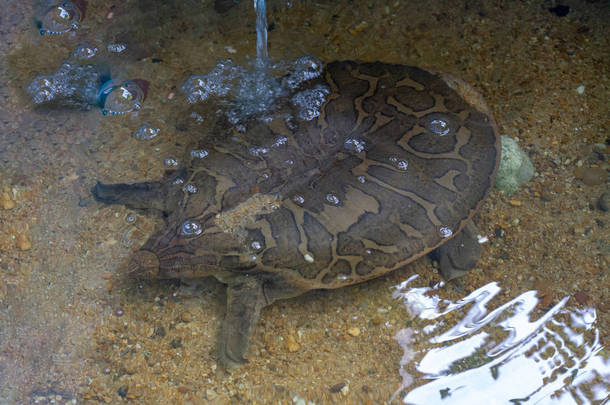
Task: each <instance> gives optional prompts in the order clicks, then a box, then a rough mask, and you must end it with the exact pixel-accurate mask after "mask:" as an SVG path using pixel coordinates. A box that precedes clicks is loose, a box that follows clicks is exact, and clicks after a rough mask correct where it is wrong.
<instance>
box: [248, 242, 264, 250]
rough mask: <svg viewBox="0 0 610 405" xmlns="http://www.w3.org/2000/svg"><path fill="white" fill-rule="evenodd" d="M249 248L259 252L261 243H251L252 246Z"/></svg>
mask: <svg viewBox="0 0 610 405" xmlns="http://www.w3.org/2000/svg"><path fill="white" fill-rule="evenodd" d="M250 246H252V249H255V250H259V249H260V248H261V247H262V246H261V243H260V242H259V241H256V240H255V241H254V242H252V244H251V245H250Z"/></svg>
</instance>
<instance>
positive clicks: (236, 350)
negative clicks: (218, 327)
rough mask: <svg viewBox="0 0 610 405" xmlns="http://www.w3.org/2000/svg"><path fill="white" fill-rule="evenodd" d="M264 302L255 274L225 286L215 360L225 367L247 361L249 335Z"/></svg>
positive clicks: (235, 366) (259, 283)
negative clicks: (225, 310) (224, 307)
mask: <svg viewBox="0 0 610 405" xmlns="http://www.w3.org/2000/svg"><path fill="white" fill-rule="evenodd" d="M265 305H267V302H266V299H265V296H264V294H263V287H262V284H261V282H260V281H259V280H257V279H256V278H254V277H244V278H240V279H238V280H235V281H234V282H231V283H230V284H229V285H228V287H227V313H226V315H225V320H224V323H223V325H222V331H221V333H220V338H219V342H218V361H219V362H220V363H221V364H222V365H223V366H224V367H225V369H232V368H237V367H239V366H241V365H242V364H244V363H246V362H247V360H246V358H245V355H246V352H247V351H248V343H249V340H250V335H251V334H252V331H253V330H254V328H255V327H256V324H257V323H258V318H259V315H260V311H261V309H262V308H263V307H264V306H265Z"/></svg>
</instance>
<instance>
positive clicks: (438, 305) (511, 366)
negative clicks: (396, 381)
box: [393, 276, 610, 404]
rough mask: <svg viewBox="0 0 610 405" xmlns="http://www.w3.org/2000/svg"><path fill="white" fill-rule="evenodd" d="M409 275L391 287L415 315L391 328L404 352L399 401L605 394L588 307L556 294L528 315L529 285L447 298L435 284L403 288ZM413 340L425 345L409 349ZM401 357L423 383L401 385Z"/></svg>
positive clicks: (532, 304) (606, 377) (525, 400)
mask: <svg viewBox="0 0 610 405" xmlns="http://www.w3.org/2000/svg"><path fill="white" fill-rule="evenodd" d="M416 278H417V276H413V277H411V278H409V279H408V280H406V281H405V282H403V283H401V284H400V285H398V286H396V290H395V291H394V293H393V296H394V297H395V298H397V299H400V300H401V301H402V302H403V303H404V305H405V308H406V310H407V312H408V313H409V315H410V316H411V317H413V318H416V319H418V320H420V321H421V322H419V323H418V327H416V328H407V329H401V330H400V331H398V333H397V334H396V339H397V340H398V341H399V343H400V344H401V345H402V346H403V349H404V355H403V358H402V361H401V364H402V366H403V368H402V370H401V374H402V375H403V385H402V387H401V389H400V390H399V391H398V392H397V393H396V394H395V397H397V396H401V397H402V401H403V403H405V404H426V403H432V402H434V403H450V404H472V403H498V404H503V403H520V404H571V403H587V402H589V401H603V400H605V399H607V398H608V397H609V396H610V385H609V384H608V381H610V361H609V360H608V359H607V358H604V357H603V356H602V355H601V354H600V352H601V351H602V350H603V346H602V344H601V343H600V339H599V336H600V331H599V330H598V328H597V326H596V321H597V317H596V312H595V310H594V309H592V308H584V309H580V310H568V309H566V308H565V305H566V303H567V301H568V299H569V297H564V298H563V299H561V300H560V301H559V302H558V303H557V304H555V305H554V306H553V307H552V308H551V309H549V310H548V311H546V312H545V313H543V314H542V315H535V314H534V310H535V308H536V307H537V305H538V303H539V300H538V299H537V298H536V291H527V292H524V293H522V294H520V295H518V296H517V297H515V298H513V299H512V300H510V301H508V302H504V303H502V302H498V301H499V299H498V297H497V296H498V294H499V293H500V291H501V286H500V285H499V284H498V283H495V282H494V283H490V284H487V285H484V286H482V287H480V288H478V289H476V290H475V291H473V292H472V293H470V294H469V295H468V296H466V297H464V298H462V299H460V300H458V301H455V302H453V301H448V300H442V299H440V298H439V297H438V295H436V294H437V293H438V291H439V290H441V289H442V288H443V287H444V285H443V283H440V284H437V285H435V286H434V287H423V288H412V287H410V286H409V284H410V283H411V282H412V281H413V280H414V279H416ZM490 307H495V308H494V309H490ZM421 345H424V346H425V347H426V348H425V350H415V349H414V347H418V346H420V347H421ZM409 364H415V368H416V370H417V372H418V374H420V377H419V378H423V379H424V380H429V381H430V382H427V383H425V384H423V385H421V386H419V387H417V388H415V389H409V388H410V386H411V384H412V383H413V378H414V376H413V375H410V374H409V373H407V372H406V371H405V368H404V367H406V366H407V365H409Z"/></svg>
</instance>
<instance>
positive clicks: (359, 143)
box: [343, 138, 366, 153]
mask: <svg viewBox="0 0 610 405" xmlns="http://www.w3.org/2000/svg"><path fill="white" fill-rule="evenodd" d="M365 146H366V143H365V142H364V141H363V140H362V139H358V138H347V139H346V140H345V142H344V143H343V147H344V148H345V149H347V150H353V151H356V152H358V153H360V152H362V151H363V150H364V148H365Z"/></svg>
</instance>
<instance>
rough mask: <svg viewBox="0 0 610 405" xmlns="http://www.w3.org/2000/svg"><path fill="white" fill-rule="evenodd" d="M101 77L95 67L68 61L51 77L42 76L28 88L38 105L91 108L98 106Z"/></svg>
mask: <svg viewBox="0 0 610 405" xmlns="http://www.w3.org/2000/svg"><path fill="white" fill-rule="evenodd" d="M100 81H101V77H100V74H99V72H98V71H97V69H96V68H95V67H94V66H93V65H85V66H82V65H80V64H78V63H75V62H71V61H66V62H64V63H63V64H62V65H61V66H60V67H59V69H57V71H56V72H55V73H53V74H51V75H40V76H38V77H36V78H35V79H34V80H33V81H32V82H31V83H30V84H28V86H27V87H26V92H27V93H28V94H30V95H31V96H32V100H33V101H34V103H36V104H42V103H48V102H53V103H55V104H58V105H61V106H69V107H77V108H90V106H91V105H94V104H96V101H97V96H98V89H99V86H100Z"/></svg>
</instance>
